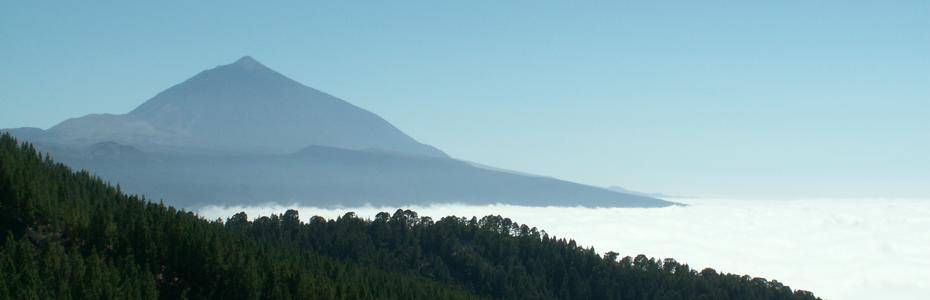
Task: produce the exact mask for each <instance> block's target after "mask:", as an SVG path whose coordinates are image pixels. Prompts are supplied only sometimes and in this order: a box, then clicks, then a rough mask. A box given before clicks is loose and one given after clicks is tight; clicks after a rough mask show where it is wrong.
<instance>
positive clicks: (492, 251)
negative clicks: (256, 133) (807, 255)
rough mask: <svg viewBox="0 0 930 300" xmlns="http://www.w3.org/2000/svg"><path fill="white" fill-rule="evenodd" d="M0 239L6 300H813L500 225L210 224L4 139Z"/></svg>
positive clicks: (401, 219) (384, 221)
mask: <svg viewBox="0 0 930 300" xmlns="http://www.w3.org/2000/svg"><path fill="white" fill-rule="evenodd" d="M137 171H138V172H145V170H137ZM0 232H2V233H3V234H2V240H0V243H2V246H0V299H45V298H60V299H69V298H71V299H77V298H89V299H100V298H109V299H113V298H119V299H127V298H149V299H155V298H163V299H174V298H191V299H202V298H222V299H239V298H247V299H256V298H265V299H279V298H280V299H286V298H313V299H333V298H343V299H344V298H351V299H371V298H379V299H383V298H420V299H424V298H426V299H455V298H502V299H503V298H506V299H515V298H523V299H554V298H560V299H816V298H815V297H814V296H813V295H812V294H811V293H809V292H806V291H793V290H792V289H790V288H788V287H786V286H784V285H782V284H780V283H778V282H777V281H774V280H772V281H769V280H765V279H761V278H751V277H749V276H738V275H732V274H721V273H718V272H716V271H714V270H711V269H705V270H702V271H697V270H693V269H691V268H689V267H688V266H687V265H683V264H679V263H677V262H675V261H674V260H671V259H666V260H655V259H650V258H647V257H646V256H642V255H640V256H637V257H635V258H631V257H625V258H622V259H618V257H617V254H616V253H614V252H608V253H607V254H605V255H603V256H601V255H599V254H598V253H596V252H595V251H594V249H586V248H582V247H580V246H578V245H576V244H575V242H574V241H571V240H565V239H562V238H555V237H552V236H549V235H547V234H545V233H544V232H542V231H539V230H537V229H536V228H531V227H528V226H526V225H520V224H516V223H514V222H512V221H511V220H509V219H507V218H503V217H500V216H488V217H484V218H481V219H476V218H472V219H460V218H454V217H446V218H442V219H439V220H433V219H431V218H428V217H419V216H417V214H416V213H415V212H412V211H409V210H398V211H397V212H395V213H394V214H393V215H391V214H388V213H381V214H379V215H378V216H377V217H376V218H375V219H373V220H365V219H360V218H358V217H356V216H355V215H354V214H352V213H347V214H346V215H345V216H343V217H340V218H337V219H335V220H327V219H323V218H321V217H313V218H311V219H310V221H309V222H308V223H305V222H301V220H300V219H299V218H298V212H296V211H287V212H285V213H283V214H281V215H273V216H270V217H261V218H258V219H255V220H250V219H249V218H248V216H246V215H245V214H243V213H240V214H237V215H235V216H232V217H231V218H229V219H227V220H215V221H208V220H204V219H202V218H200V217H198V216H197V215H195V214H193V213H191V212H186V211H183V210H177V209H174V208H172V207H166V206H165V205H162V204H160V203H156V202H151V201H149V200H146V199H145V198H143V197H139V196H128V195H125V194H123V193H122V192H121V191H120V188H119V187H118V186H117V187H113V186H110V185H107V184H106V183H104V182H102V181H101V180H99V179H97V178H96V177H94V176H92V175H91V174H89V173H87V172H83V171H82V172H76V173H75V172H72V171H71V170H70V169H69V168H67V167H65V166H63V165H61V164H58V163H55V162H54V161H52V160H51V159H50V158H49V157H47V156H42V155H41V154H40V153H38V152H37V151H36V150H35V149H34V148H33V147H32V146H31V145H28V144H18V142H17V141H16V140H14V139H13V138H11V137H10V136H9V135H6V134H4V135H3V136H2V137H0Z"/></svg>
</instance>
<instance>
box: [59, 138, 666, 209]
mask: <svg viewBox="0 0 930 300" xmlns="http://www.w3.org/2000/svg"><path fill="white" fill-rule="evenodd" d="M126 147H128V146H120V145H118V144H112V143H105V144H97V145H95V146H94V147H92V150H88V151H83V152H77V153H70V154H65V153H63V152H59V153H62V154H61V155H56V156H55V157H56V159H59V160H61V161H63V162H66V163H67V164H68V165H71V166H74V167H76V168H86V169H92V170H94V172H95V173H96V174H97V175H99V176H101V177H102V178H104V179H107V180H111V181H112V182H119V183H120V185H121V186H122V187H123V188H124V189H126V190H127V191H130V192H139V193H143V192H144V193H145V194H147V195H149V196H154V197H157V198H163V199H166V200H167V201H169V203H172V204H175V205H179V206H182V207H198V206H201V205H208V204H219V205H248V204H257V203H266V202H278V203H298V204H301V205H312V206H332V205H334V204H335V205H343V206H359V205H365V204H374V205H387V206H401V205H409V204H429V203H435V202H440V203H452V202H459V203H470V204H493V203H509V204H516V205H533V206H547V205H553V206H556V205H584V206H592V207H593V206H598V207H630V206H635V207H659V206H667V205H671V204H672V203H671V202H666V201H662V200H656V199H653V198H649V197H642V196H635V195H626V194H620V193H614V192H611V191H607V190H604V189H600V188H595V187H590V186H585V185H581V184H576V183H571V182H566V181H562V180H557V179H552V178H546V177H534V176H525V175H519V174H512V173H504V172H498V171H493V170H487V169H483V168H477V167H474V166H472V165H471V164H469V163H466V162H462V161H458V160H453V159H446V158H438V157H428V156H417V155H404V154H396V153H387V152H383V151H356V150H347V149H341V148H333V147H323V146H311V147H307V148H305V149H303V150H301V151H299V152H297V153H293V154H286V155H274V154H248V155H224V156H209V155H173V154H148V153H147V154H144V155H140V154H139V152H138V151H132V150H129V149H126ZM141 170H144V171H141Z"/></svg>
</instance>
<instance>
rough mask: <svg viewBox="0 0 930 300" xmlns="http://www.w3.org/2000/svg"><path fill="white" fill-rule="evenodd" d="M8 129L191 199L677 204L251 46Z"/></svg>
mask: <svg viewBox="0 0 930 300" xmlns="http://www.w3.org/2000/svg"><path fill="white" fill-rule="evenodd" d="M6 131H8V132H10V133H11V134H12V135H14V136H16V137H18V138H20V139H23V140H27V141H30V142H33V143H36V144H37V145H38V146H39V148H40V149H42V150H44V151H48V152H50V153H52V154H53V156H55V157H56V159H58V160H59V161H62V162H65V163H67V164H69V165H71V166H73V167H77V168H85V169H88V170H91V171H93V172H95V173H97V174H98V175H100V176H101V177H103V178H104V179H106V180H110V181H114V182H118V183H120V184H121V185H122V187H123V188H124V189H125V190H127V191H129V192H134V193H144V194H146V195H149V196H155V197H163V198H164V199H165V200H166V201H167V202H170V203H174V204H178V205H182V206H190V205H203V204H254V203H264V202H279V203H291V202H297V203H301V204H306V205H322V206H331V205H357V204H364V203H370V204H374V205H402V204H413V203H420V204H422V203H430V202H463V203H512V204H526V205H585V206H647V207H654V206H666V205H670V204H671V203H670V202H666V201H662V200H658V199H654V198H651V197H648V196H642V195H632V194H627V193H618V192H614V191H609V190H607V189H602V188H597V187H591V186H586V185H581V184H576V183H571V182H566V181H561V180H557V179H552V178H546V177H539V176H533V175H528V174H521V173H515V172H504V171H500V170H498V169H494V168H493V167H488V166H480V167H479V166H476V165H475V164H474V163H467V162H463V161H459V160H455V159H452V158H449V157H448V156H447V155H446V154H445V153H443V152H442V151H440V150H439V149H436V148H435V147H432V146H430V145H425V144H422V143H419V142H417V141H416V140H414V139H413V138H411V137H410V136H408V135H406V134H405V133H403V132H402V131H400V130H399V129H397V128H396V127H394V126H393V125H391V124H390V123H388V122H387V121H385V120H384V119H382V118H381V117H379V116H377V115H375V114H374V113H371V112H369V111H367V110H364V109H362V108H359V107H357V106H354V105H352V104H350V103H348V102H346V101H344V100H341V99H339V98H336V97H333V96H331V95H328V94H326V93H323V92H321V91H318V90H315V89H313V88H310V87H307V86H305V85H303V84H300V83H298V82H296V81H294V80H291V79H290V78H287V77H286V76H284V75H282V74H280V73H278V72H275V71H274V70H271V69H269V68H268V67H266V66H264V65H262V64H261V63H259V62H257V61H256V60H254V59H252V58H251V57H243V58H241V59H239V60H238V61H236V62H234V63H232V64H229V65H224V66H219V67H216V68H213V69H210V70H206V71H203V72H201V73H199V74H197V75H196V76H194V77H192V78H190V79H188V80H186V81H184V82H182V83H180V84H177V85H175V86H173V87H171V88H169V89H167V90H165V91H163V92H161V93H159V94H158V95H156V96H155V97H153V98H152V99H149V100H148V101H146V102H145V103H143V104H142V105H140V106H139V107H137V108H136V109H134V110H132V111H131V112H129V113H127V114H122V115H113V114H94V115H88V116H84V117H80V118H74V119H69V120H66V121H64V122H61V123H60V124H58V125H56V126H54V127H52V128H50V129H48V130H41V129H38V128H18V129H9V130H6Z"/></svg>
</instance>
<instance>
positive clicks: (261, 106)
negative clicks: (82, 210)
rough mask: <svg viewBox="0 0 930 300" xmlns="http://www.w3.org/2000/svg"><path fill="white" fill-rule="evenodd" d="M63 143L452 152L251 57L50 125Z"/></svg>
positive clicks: (223, 149) (237, 149)
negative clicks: (123, 106)
mask: <svg viewBox="0 0 930 300" xmlns="http://www.w3.org/2000/svg"><path fill="white" fill-rule="evenodd" d="M49 137H51V138H53V139H55V140H56V142H60V143H64V144H77V145H85V146H86V145H92V144H95V143H98V142H104V141H114V142H118V143H124V144H130V145H134V146H137V147H140V148H141V149H145V150H148V151H159V152H163V151H167V152H192V151H194V152H211V151H219V152H224V153H279V154H283V153H291V152H295V151H297V150H299V149H302V148H304V147H307V146H310V145H319V146H329V147H336V148H344V149H380V150H387V151H393V152H402V153H409V154H416V155H426V156H436V157H445V156H446V155H445V154H444V153H443V152H442V151H439V150H438V149H436V148H434V147H431V146H428V145H424V144H421V143H419V142H417V141H416V140H414V139H413V138H411V137H409V136H407V135H406V134H404V133H403V132H401V131H400V130H398V129H397V128H396V127H394V126H393V125H391V124H390V123H388V122H387V121H385V120H384V119H382V118H381V117H379V116H377V115H375V114H373V113H371V112H369V111H367V110H364V109H362V108H359V107H357V106H354V105H352V104H350V103H348V102H346V101H343V100H342V99H339V98H336V97H333V96H331V95H329V94H326V93H323V92H321V91H318V90H316V89H313V88H310V87H307V86H305V85H303V84H301V83H299V82H296V81H294V80H292V79H290V78H288V77H287V76H284V75H282V74H281V73H278V72H276V71H274V70H272V69H270V68H268V67H266V66H265V65H263V64H261V63H260V62H258V61H257V60H255V59H253V58H252V57H249V56H245V57H242V58H240V59H239V60H237V61H236V62H234V63H232V64H228V65H222V66H218V67H215V68H213V69H210V70H206V71H203V72H201V73H199V74H197V75H196V76H194V77H192V78H190V79H188V80H186V81H184V82H182V83H180V84H178V85H175V86H173V87H171V88H169V89H167V90H165V91H163V92H161V93H159V94H158V95H155V97H153V98H151V99H149V100H148V101H146V102H145V103H143V104H142V105H140V106H139V107H137V108H136V109H134V110H132V111H131V112H129V113H128V114H125V115H89V116H86V117H82V118H77V119H71V120H68V121H65V122H62V123H61V124H59V125H57V126H55V127H53V128H51V129H50V130H49Z"/></svg>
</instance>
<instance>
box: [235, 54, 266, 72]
mask: <svg viewBox="0 0 930 300" xmlns="http://www.w3.org/2000/svg"><path fill="white" fill-rule="evenodd" d="M229 66H236V67H240V68H243V69H246V70H254V69H267V68H268V67H265V65H263V64H262V63H260V62H258V61H257V60H255V59H254V58H252V57H251V56H248V55H246V56H243V57H242V58H240V59H239V60H236V62H234V63H232V64H229Z"/></svg>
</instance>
